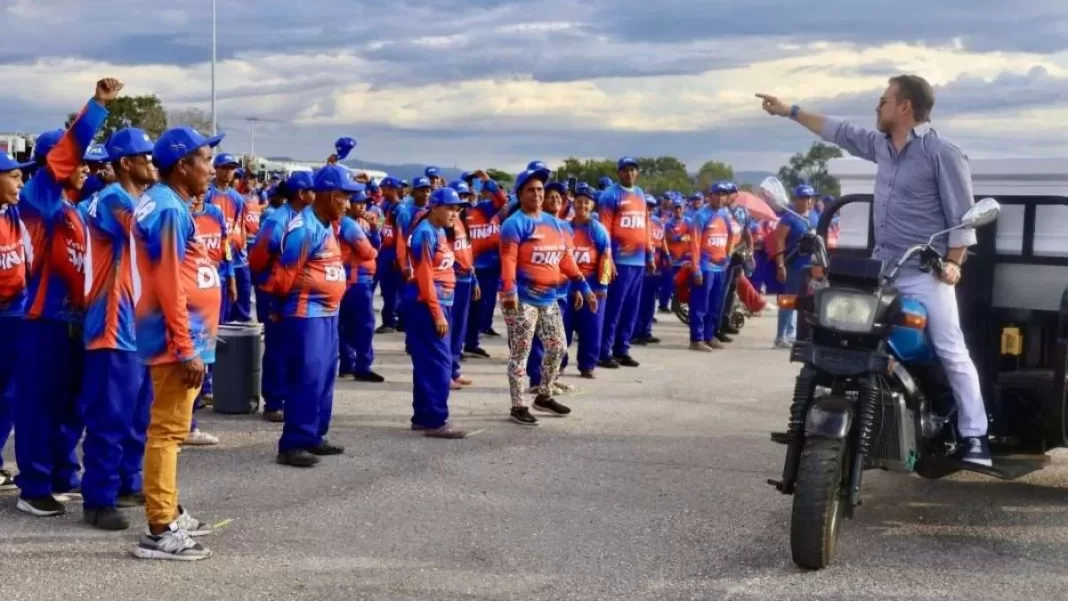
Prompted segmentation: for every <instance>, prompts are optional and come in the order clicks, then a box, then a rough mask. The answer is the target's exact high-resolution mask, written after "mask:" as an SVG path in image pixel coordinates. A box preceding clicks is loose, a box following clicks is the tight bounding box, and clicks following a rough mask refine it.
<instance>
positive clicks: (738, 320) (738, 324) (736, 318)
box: [730, 309, 745, 330]
mask: <svg viewBox="0 0 1068 601" xmlns="http://www.w3.org/2000/svg"><path fill="white" fill-rule="evenodd" d="M730 326H731V327H732V328H734V329H735V330H741V329H742V328H744V327H745V315H743V314H742V312H741V311H739V310H737V309H735V310H734V311H732V312H731V317H730Z"/></svg>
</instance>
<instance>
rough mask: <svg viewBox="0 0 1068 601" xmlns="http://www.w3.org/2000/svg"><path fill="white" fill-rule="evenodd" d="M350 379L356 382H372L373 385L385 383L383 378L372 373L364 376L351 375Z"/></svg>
mask: <svg viewBox="0 0 1068 601" xmlns="http://www.w3.org/2000/svg"><path fill="white" fill-rule="evenodd" d="M352 379H353V380H356V381H357V382H372V383H374V384H379V383H381V382H385V381H386V379H385V378H384V377H382V376H381V375H379V374H377V373H375V372H373V371H369V372H367V373H365V374H353V375H352Z"/></svg>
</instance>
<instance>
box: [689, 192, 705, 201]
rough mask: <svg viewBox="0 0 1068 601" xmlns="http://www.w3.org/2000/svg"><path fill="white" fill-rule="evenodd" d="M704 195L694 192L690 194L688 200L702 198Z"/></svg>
mask: <svg viewBox="0 0 1068 601" xmlns="http://www.w3.org/2000/svg"><path fill="white" fill-rule="evenodd" d="M704 199H705V197H704V196H703V195H702V194H701V193H700V192H694V193H693V194H691V195H690V200H704Z"/></svg>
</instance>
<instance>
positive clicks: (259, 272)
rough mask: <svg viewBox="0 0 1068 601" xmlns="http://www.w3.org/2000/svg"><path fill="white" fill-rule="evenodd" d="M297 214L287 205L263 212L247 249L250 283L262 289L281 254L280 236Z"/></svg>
mask: <svg viewBox="0 0 1068 601" xmlns="http://www.w3.org/2000/svg"><path fill="white" fill-rule="evenodd" d="M298 214H299V213H298V212H297V211H294V210H293V207H292V206H290V204H289V203H285V204H283V205H282V206H280V207H278V208H277V209H274V210H273V211H271V212H270V213H267V212H264V216H263V219H262V220H261V221H260V230H259V233H258V234H257V235H256V240H255V241H254V242H253V244H252V245H251V246H250V247H249V249H248V264H249V269H250V270H251V271H252V281H253V283H255V284H256V286H258V287H260V288H262V287H263V284H264V283H266V282H267V279H268V278H269V277H270V275H271V270H272V269H273V267H274V262H275V261H276V260H277V259H278V255H279V254H280V253H281V252H282V236H283V235H284V234H285V232H286V228H287V227H289V222H291V221H293V219H294V218H295V217H296V216H297V215H298Z"/></svg>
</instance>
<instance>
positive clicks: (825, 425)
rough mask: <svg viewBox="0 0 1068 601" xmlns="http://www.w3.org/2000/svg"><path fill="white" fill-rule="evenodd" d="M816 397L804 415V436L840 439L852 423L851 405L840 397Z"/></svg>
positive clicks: (847, 431)
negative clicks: (825, 400)
mask: <svg viewBox="0 0 1068 601" xmlns="http://www.w3.org/2000/svg"><path fill="white" fill-rule="evenodd" d="M823 400H824V399H818V400H817V401H816V402H815V403H813V404H812V407H810V408H809V410H808V415H806V416H805V436H809V437H816V438H828V439H831V440H842V439H844V438H845V437H846V434H848V433H849V427H850V426H851V425H852V424H853V407H852V406H851V405H849V404H848V403H846V402H843V401H842V400H840V399H833V400H831V399H827V401H829V402H821V401H823Z"/></svg>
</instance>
